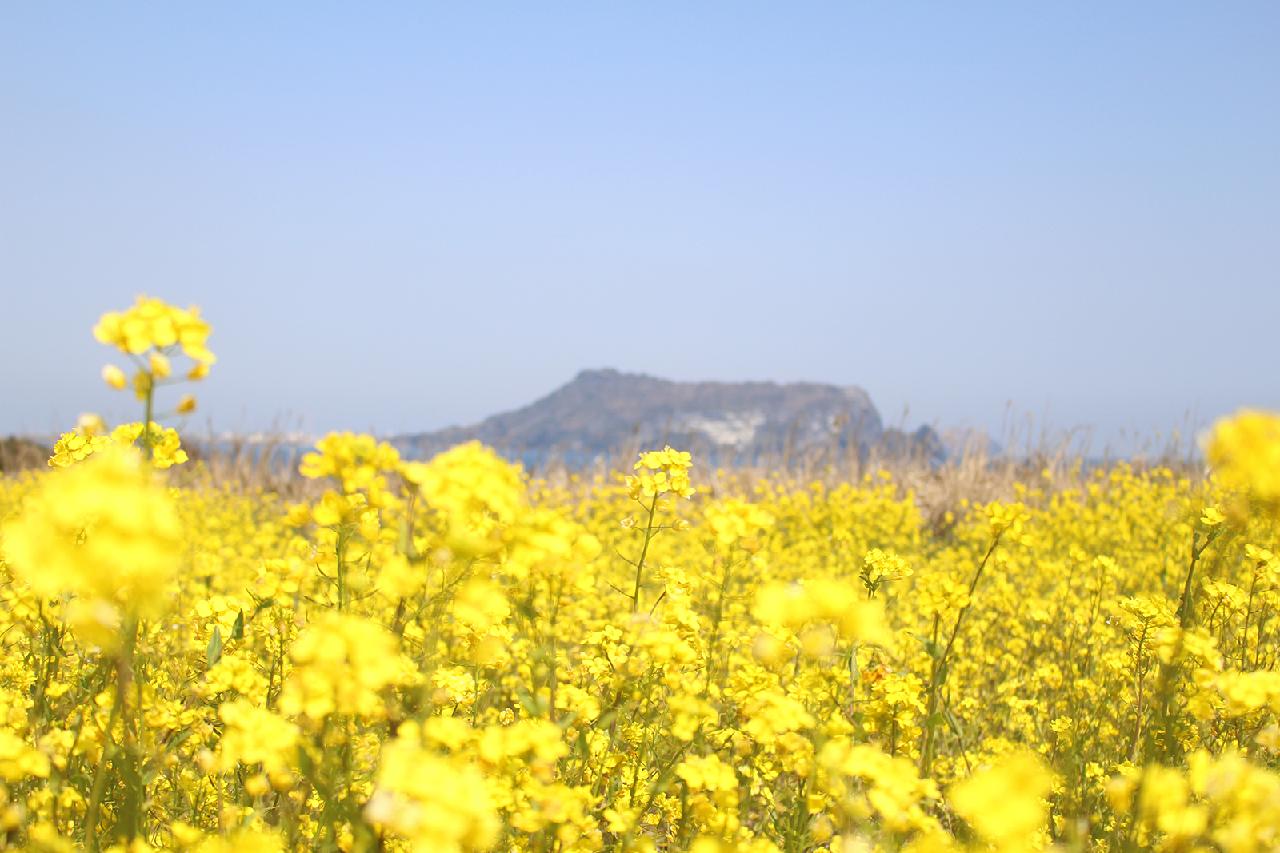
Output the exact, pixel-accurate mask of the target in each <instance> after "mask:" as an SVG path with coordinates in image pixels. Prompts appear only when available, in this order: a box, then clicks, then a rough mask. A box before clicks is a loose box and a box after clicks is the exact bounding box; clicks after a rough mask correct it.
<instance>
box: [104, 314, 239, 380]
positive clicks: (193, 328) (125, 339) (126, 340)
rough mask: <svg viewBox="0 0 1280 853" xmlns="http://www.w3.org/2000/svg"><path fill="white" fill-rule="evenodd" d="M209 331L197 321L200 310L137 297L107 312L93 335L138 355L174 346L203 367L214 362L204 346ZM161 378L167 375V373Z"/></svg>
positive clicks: (206, 324) (199, 318) (106, 342)
mask: <svg viewBox="0 0 1280 853" xmlns="http://www.w3.org/2000/svg"><path fill="white" fill-rule="evenodd" d="M209 332H210V328H209V324H208V323H206V322H205V321H204V320H203V319H201V317H200V309H198V308H195V307H192V308H185V309H183V308H177V307H175V306H173V305H170V304H168V303H167V302H165V301H163V300H161V299H155V298H151V297H147V296H139V297H138V298H137V301H136V302H134V304H133V305H132V306H130V307H129V308H127V309H125V310H124V311H108V312H107V313H105V314H103V315H102V317H101V318H100V319H99V320H98V324H97V325H96V326H94V327H93V336H94V337H95V338H97V339H98V341H100V342H101V343H104V344H107V345H109V346H113V347H115V348H116V349H118V350H120V351H121V352H123V353H128V354H130V355H142V354H143V353H146V352H147V351H148V350H151V349H156V350H163V349H168V348H170V347H177V348H179V349H181V351H182V353H183V354H184V355H186V356H187V357H188V358H190V359H192V360H193V361H195V362H196V363H197V364H201V365H205V366H206V367H207V366H208V365H211V364H213V363H214V362H215V361H216V358H215V357H214V355H213V353H212V352H210V351H209V349H208V346H207V344H208V340H209ZM152 367H153V369H154V367H155V365H154V364H153V365H152ZM164 375H168V374H167V371H166V373H165V374H164Z"/></svg>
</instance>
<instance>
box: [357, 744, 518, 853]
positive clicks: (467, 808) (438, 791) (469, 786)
mask: <svg viewBox="0 0 1280 853" xmlns="http://www.w3.org/2000/svg"><path fill="white" fill-rule="evenodd" d="M364 816H365V818H366V819H367V820H368V821H369V822H370V823H372V824H373V825H375V826H378V827H382V828H383V829H384V830H386V831H387V832H388V833H390V834H392V835H394V836H396V837H398V838H401V839H404V840H405V841H406V842H407V843H408V845H409V849H410V850H413V851H420V852H421V853H465V851H479V850H488V849H490V848H491V846H492V845H493V844H494V842H495V841H497V838H498V832H499V829H500V825H499V823H498V817H497V813H496V810H495V808H494V804H493V798H492V795H491V794H490V791H489V786H488V784H487V782H486V780H485V777H484V775H483V774H481V772H480V771H479V770H478V769H477V768H476V767H474V766H471V765H469V764H467V763H466V762H465V761H460V760H457V759H453V758H449V757H446V756H442V755H440V754H438V753H435V752H433V751H431V750H428V749H426V748H424V747H423V746H422V743H421V738H420V735H419V729H418V727H417V725H415V724H413V723H408V724H405V725H404V726H401V728H400V732H399V734H398V735H397V736H396V737H395V738H394V739H392V740H390V741H388V742H387V743H386V745H385V746H384V747H383V749H382V757H381V759H380V760H379V763H378V773H377V777H376V780H375V783H374V790H373V795H372V796H371V797H370V798H369V802H368V804H367V805H366V806H365V808H364Z"/></svg>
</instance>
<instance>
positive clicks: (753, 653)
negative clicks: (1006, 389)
mask: <svg viewBox="0 0 1280 853" xmlns="http://www.w3.org/2000/svg"><path fill="white" fill-rule="evenodd" d="M146 304H147V305H150V306H151V307H148V308H147V309H146V311H142V310H141V309H136V312H135V313H136V316H135V314H129V313H128V312H126V314H125V315H120V316H117V317H116V318H115V319H113V320H111V321H109V322H107V323H105V330H104V331H103V336H105V337H106V338H107V339H108V340H109V341H111V342H113V344H115V345H118V346H121V347H122V348H123V349H125V350H127V351H129V352H130V353H131V355H136V356H139V357H140V361H139V368H140V370H143V371H144V372H145V373H147V375H149V376H151V377H152V378H153V379H155V380H157V381H159V380H160V379H162V378H163V376H166V375H168V374H167V371H166V364H165V363H164V362H161V361H156V360H152V359H151V358H150V356H151V355H155V354H157V351H158V350H164V349H166V348H170V347H178V348H179V349H180V348H181V347H180V346H179V344H178V342H179V341H181V340H182V335H183V334H184V333H183V332H182V331H181V330H180V328H179V327H182V328H187V329H188V331H187V332H186V333H185V334H187V335H188V337H187V341H188V342H189V343H191V345H192V346H193V347H199V346H203V340H204V337H203V336H205V335H207V333H208V329H207V327H206V326H203V323H202V321H199V320H198V317H196V316H195V315H191V316H186V315H182V314H173V313H169V312H168V311H167V310H161V309H159V308H158V307H156V305H155V304H153V303H152V302H148V303H146ZM131 311H135V309H131ZM126 316H127V317H129V318H132V319H126ZM165 317H167V318H168V319H167V320H166V319H157V318H165ZM175 318H176V319H175ZM144 321H145V322H144ZM139 323H141V325H139ZM166 323H168V324H171V325H172V326H173V329H172V338H171V336H170V331H171V330H170V328H169V326H168V325H166ZM183 323H188V324H194V325H189V326H183V325H182V324H183ZM193 329H194V331H193ZM166 342H167V343H166ZM134 350H141V352H134ZM175 351H176V350H175ZM194 352H195V353H196V354H197V355H198V354H200V352H201V351H200V350H199V349H196V350H195V351H194ZM159 354H160V355H166V354H165V353H164V352H159ZM169 354H170V355H171V354H173V352H172V351H171V352H170V353H169ZM188 354H189V355H191V353H188ZM166 357H167V356H166ZM154 387H155V386H154V385H152V386H151V387H150V389H149V393H150V391H152V390H154ZM144 402H146V403H147V405H148V407H149V406H150V403H152V402H154V401H153V400H152V399H151V397H150V396H149V397H148V398H147V400H146V401H144ZM1241 417H1242V420H1237V421H1232V422H1228V424H1227V425H1224V426H1223V427H1220V428H1219V430H1218V431H1217V432H1216V433H1215V436H1216V437H1215V439H1214V440H1213V441H1212V442H1211V443H1210V445H1209V453H1208V455H1209V459H1210V463H1211V465H1212V467H1213V475H1212V476H1211V477H1209V478H1203V479H1201V478H1197V477H1195V476H1191V475H1183V474H1180V473H1177V472H1175V471H1172V470H1169V469H1167V468H1158V467H1154V468H1148V469H1141V470H1140V469H1136V468H1134V467H1132V466H1129V465H1125V464H1116V465H1112V466H1109V467H1105V468H1097V469H1094V470H1089V471H1084V470H1082V469H1077V470H1076V472H1075V473H1074V474H1072V475H1071V476H1062V477H1054V478H1044V477H1036V478H1035V481H1034V482H1032V483H1026V484H1019V483H1011V484H1009V485H1008V487H1007V489H1006V490H1005V493H1004V494H1002V495H1001V499H1000V500H999V501H996V502H987V501H977V500H972V501H970V500H960V501H958V502H956V503H954V504H949V505H948V506H947V507H946V510H945V512H934V511H933V510H937V509H938V507H925V506H923V505H922V499H921V498H919V497H918V495H917V494H916V493H915V492H913V491H912V490H911V489H909V488H907V487H906V486H905V485H904V484H902V483H900V482H898V481H896V480H895V479H894V478H893V477H890V476H888V475H887V474H879V473H873V474H871V475H870V476H866V477H858V478H855V479H849V478H841V477H840V476H839V473H838V472H835V471H832V472H827V473H825V474H824V475H823V476H822V477H820V478H818V479H817V480H813V481H810V480H807V479H798V478H797V477H795V476H794V475H792V474H790V473H787V472H773V473H770V472H751V473H750V474H749V475H748V474H742V475H741V476H740V475H739V474H738V473H734V472H719V473H714V474H713V473H712V472H702V471H701V470H699V471H698V473H697V481H698V482H699V483H707V484H708V487H707V488H705V489H696V490H695V488H694V486H693V482H694V479H695V478H694V472H695V468H694V464H693V460H692V459H691V458H690V457H689V455H688V454H686V453H682V452H679V451H675V450H672V449H671V448H665V449H663V450H661V451H653V452H649V453H644V454H642V455H641V456H640V459H639V462H638V463H637V465H636V467H635V468H634V469H633V473H632V475H631V476H630V477H626V478H624V477H621V476H619V477H617V478H614V479H610V478H607V477H604V476H599V477H596V478H591V477H586V476H568V477H563V478H560V479H556V480H554V481H551V480H539V479H534V478H531V477H530V476H529V475H528V474H527V473H526V472H525V471H523V470H522V469H521V468H520V467H519V466H516V465H513V464H511V463H509V462H507V461H506V460H504V459H502V458H501V457H500V456H499V455H498V454H496V453H494V452H493V451H491V450H489V449H487V448H485V447H483V446H481V445H479V444H467V445H463V446H460V447H457V448H454V449H452V450H449V451H447V452H445V453H442V454H440V455H438V456H436V457H435V458H433V459H430V460H425V461H407V460H404V459H402V458H401V457H400V455H399V454H398V453H397V452H396V451H395V450H394V448H392V447H391V446H390V445H388V444H386V443H383V442H380V441H378V440H377V439H375V438H373V437H370V436H364V435H355V434H335V435H331V436H327V437H325V438H324V439H322V440H321V441H320V442H319V444H318V446H317V448H316V450H315V452H314V453H312V454H309V455H308V456H307V457H306V458H305V459H304V460H303V462H302V474H303V475H304V476H305V477H307V478H311V479H313V480H319V481H323V482H321V483H311V482H305V483H295V484H291V486H292V487H297V488H296V489H295V488H291V494H293V495H294V498H293V501H294V502H292V503H290V502H288V501H286V500H285V499H284V497H283V496H282V495H279V494H274V493H269V492H265V491H262V490H261V489H258V488H255V487H254V486H253V485H252V484H249V483H238V484H235V486H234V488H228V487H227V486H226V485H225V484H221V483H219V482H217V481H215V479H214V478H213V477H212V476H211V475H210V474H209V472H207V471H206V470H205V469H204V468H202V467H201V465H200V464H199V463H198V462H196V463H193V464H188V465H187V466H185V469H183V470H181V471H180V472H179V471H174V470H166V469H167V468H168V465H169V464H170V463H172V462H176V461H177V460H178V457H179V456H180V454H181V442H180V440H179V438H178V436H177V433H176V432H174V431H172V430H171V429H170V428H168V427H166V426H164V425H163V424H162V423H161V421H163V419H164V418H163V416H156V417H147V415H146V412H145V411H144V413H143V419H142V420H141V421H140V423H147V424H149V425H150V428H149V429H147V430H143V429H142V428H141V426H140V424H133V425H127V426H126V427H122V428H119V429H118V430H116V431H115V432H112V433H108V431H107V430H106V428H105V427H104V426H103V425H101V424H100V423H95V422H93V421H92V420H85V421H84V422H82V424H81V425H80V426H79V427H78V428H77V429H76V430H75V431H74V432H72V433H69V434H68V435H66V436H64V437H63V438H62V439H61V440H60V441H59V442H58V446H57V448H56V449H55V452H54V459H53V460H51V463H52V464H51V468H50V470H47V471H43V472H40V473H39V474H36V475H24V476H13V477H8V478H6V479H3V480H0V602H2V603H3V606H2V607H0V844H3V845H8V846H12V847H14V848H18V849H30V850H40V851H63V850H66V851H70V850H76V849H90V850H121V851H148V850H161V849H163V850H170V849H173V850H204V851H231V850H248V851H283V850H289V851H295V850H297V851H301V850H329V851H334V850H341V851H373V850H389V851H456V853H462V851H467V853H471V851H490V850H492V851H504V852H505V851H517V852H518V853H533V851H559V853H578V851H606V850H608V851H626V853H650V851H652V852H653V853H657V851H682V850H694V851H698V853H722V852H723V851H744V852H745V853H791V851H805V853H850V851H910V853H941V851H952V853H958V851H974V853H976V851H990V850H997V851H1035V850H1045V851H1048V850H1063V851H1066V850H1099V851H1115V852H1116V853H1118V851H1132V850H1144V849H1153V850H1161V851H1170V853H1173V851H1192V850H1218V851H1227V853H1256V851H1264V850H1275V849H1277V848H1278V847H1280V829H1278V827H1280V805H1278V804H1280V680H1278V679H1277V672H1280V651H1277V649H1278V648H1280V558H1277V556H1276V554H1277V552H1278V549H1277V546H1278V544H1280V516H1277V514H1276V513H1275V511H1274V498H1275V496H1276V495H1277V492H1276V491H1275V489H1274V488H1273V480H1274V478H1275V477H1276V476H1277V464H1276V461H1275V460H1276V458H1277V456H1276V454H1277V453H1280V439H1277V437H1276V435H1275V434H1274V432H1273V431H1271V428H1270V427H1269V426H1268V423H1270V421H1268V420H1267V418H1269V417H1270V416H1258V417H1255V416H1252V415H1249V416H1241ZM935 475H936V473H935V474H931V476H935ZM937 476H941V475H937ZM299 495H301V496H302V497H298V496H299ZM926 509H929V510H931V511H930V512H928V513H926V511H925V510H926ZM929 518H933V519H943V521H942V522H941V523H931V522H930V521H928V519H929Z"/></svg>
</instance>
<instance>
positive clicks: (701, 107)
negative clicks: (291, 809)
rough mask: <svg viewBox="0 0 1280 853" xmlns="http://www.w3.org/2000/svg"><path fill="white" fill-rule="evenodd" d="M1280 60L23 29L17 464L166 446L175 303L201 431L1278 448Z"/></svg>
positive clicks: (1115, 13)
mask: <svg viewBox="0 0 1280 853" xmlns="http://www.w3.org/2000/svg"><path fill="white" fill-rule="evenodd" d="M1277 36H1280V7H1277V6H1275V5H1274V4H1266V3H1255V4H1248V3H1242V4H1232V5H1231V6H1229V7H1208V6H1203V5H1199V4H1191V3H1159V4H1155V3H1152V4H1126V5H1125V6H1123V7H1115V6H1111V5H1104V4H1086V5H1075V6H1071V7H1052V8H1051V7H1043V6H1038V7H1027V6H1021V5H1016V4H1007V5H1006V4H983V5H981V6H967V7H964V8H959V7H946V6H914V7H901V6H875V7H871V6H867V7H849V6H845V5H842V4H815V5H807V6H804V7H791V6H788V7H771V6H759V7H750V8H748V7H743V6H740V5H730V4H706V5H699V6H697V7H684V6H666V5H660V6H656V7H653V6H649V7H645V8H644V9H640V8H638V7H592V6H568V5H559V4H556V5H548V6H539V7H537V8H536V9H535V8H533V7H528V6H521V5H492V6H486V7H484V8H482V9H476V8H455V7H440V8H426V7H421V6H418V5H416V4H395V3H392V4H385V5H379V6H377V7H371V8H360V9H355V8H344V7H338V6H313V5H305V6H304V5H293V4H288V3H282V4H278V5H273V6H271V7H260V6H255V5H250V4H238V3H230V4H219V5H218V6H216V7H188V6H182V7H144V6H138V5H127V4H126V5H119V6H111V7H83V8H76V9H70V8H61V7H51V6H40V5H11V6H8V7H6V8H4V9H3V10H0V110H2V111H3V114H4V115H5V116H6V122H5V132H4V133H3V134H0V182H2V185H3V188H4V202H3V203H0V281H2V282H3V285H4V301H3V303H0V304H3V306H4V308H5V314H6V315H7V319H8V321H9V322H8V323H6V324H4V326H3V334H2V335H0V397H2V399H4V401H5V405H4V406H2V407H0V434H6V433H38V434H49V433H54V432H57V431H60V430H63V429H66V428H68V427H69V426H70V425H71V424H72V423H73V422H74V420H75V418H76V416H77V415H78V414H79V413H80V412H82V411H97V412H99V413H101V414H103V415H104V416H106V417H108V418H109V419H113V420H119V419H125V418H128V419H135V418H136V417H137V411H136V407H135V404H134V401H133V399H132V397H131V396H129V395H124V394H119V393H113V392H111V391H109V390H107V389H106V388H104V387H103V386H102V383H101V381H100V379H99V377H98V371H99V369H100V367H101V365H102V364H104V363H106V362H108V361H111V360H113V356H112V353H111V352H110V351H109V350H107V349H106V348H105V347H102V346H101V345H99V344H97V343H96V342H95V341H94V340H93V339H92V336H91V334H90V329H91V327H92V326H93V323H94V322H95V320H96V318H97V317H98V315H99V314H101V313H102V312H103V311H106V310H110V309H115V308H122V307H124V306H126V305H127V304H129V303H130V302H132V300H133V299H134V297H135V296H136V295H137V294H139V293H148V294H152V295H156V296H160V297H163V298H165V299H167V300H169V301H171V302H175V303H179V304H189V303H195V304H199V305H201V306H202V308H203V310H204V313H205V315H206V316H207V318H208V319H209V320H210V322H211V323H212V325H213V328H214V333H213V336H212V337H211V339H210V347H211V348H212V349H213V350H214V352H215V353H217V355H218V357H219V362H218V364H217V365H215V367H214V369H213V372H212V374H211V376H210V378H209V380H207V382H205V383H203V384H202V385H201V386H200V387H198V388H196V389H195V390H196V392H197V393H198V394H199V396H200V401H201V412H200V413H199V414H197V415H196V416H194V417H193V418H192V419H191V420H190V421H189V423H190V424H191V426H192V427H193V428H195V429H198V430H203V429H204V428H205V425H206V423H207V420H206V419H212V424H213V428H214V429H216V430H219V431H223V430H234V431H257V430H264V429H268V428H271V427H273V426H276V427H279V428H284V429H294V428H297V429H301V430H304V431H307V432H310V433H319V432H323V431H326V430H329V429H356V430H372V431H376V432H379V433H382V434H392V433H401V432H414V431H424V430H431V429H436V428H439V427H443V426H447V425H451V424H468V423H472V422H475V421H479V420H481V419H483V418H484V417H487V416H488V415H491V414H494V413H497V412H500V411H506V410H511V409H515V408H518V407H520V406H522V405H525V404H526V403H528V402H531V401H533V400H534V399H536V398H538V397H540V396H542V395H544V394H546V393H548V392H550V391H551V390H553V389H554V388H556V387H558V386H559V385H561V384H563V383H564V382H567V381H569V380H570V379H571V378H572V377H573V376H574V375H575V374H576V373H577V372H578V371H580V370H582V369H584V368H596V367H614V368H617V369H620V370H625V371H630V372H643V373H650V374H653V375H656V376H661V377H664V378H670V379H677V380H696V379H714V380H722V381H748V380H774V381H799V380H806V381H813V382H823V383H831V384H837V385H858V386H860V387H862V388H865V389H866V390H867V391H868V393H869V394H870V395H871V398H872V400H873V401H874V403H875V404H876V406H877V407H878V408H879V410H880V412H881V415H882V416H883V418H884V420H885V421H886V423H889V424H895V425H896V424H899V423H904V424H905V425H906V426H908V427H914V426H916V425H919V424H931V425H934V426H937V427H942V428H946V427H953V426H954V427H969V428H980V429H984V430H986V431H987V432H989V433H991V434H992V435H994V436H995V437H997V438H999V437H1000V435H1001V433H1002V431H1003V428H1002V424H1004V423H1006V422H1007V420H1008V419H1009V418H1010V417H1011V415H1010V411H1012V412H1013V413H1014V414H1013V415H1012V417H1013V419H1014V420H1015V421H1018V422H1022V421H1023V420H1024V419H1025V416H1026V415H1028V414H1029V415H1031V416H1032V417H1033V418H1034V420H1035V421H1036V423H1037V424H1038V425H1039V426H1044V427H1046V428H1048V429H1051V430H1053V431H1056V432H1061V431H1063V430H1066V429H1070V428H1074V427H1088V428H1091V429H1093V431H1094V435H1095V440H1094V442H1093V444H1094V446H1095V447H1107V446H1111V447H1120V446H1126V442H1127V443H1129V444H1132V442H1133V441H1134V440H1136V439H1133V437H1134V436H1147V437H1156V436H1159V435H1167V434H1168V433H1170V432H1171V431H1173V430H1186V429H1188V428H1190V429H1191V430H1192V431H1194V429H1195V428H1197V427H1200V426H1203V425H1204V424H1206V423H1208V422H1209V421H1211V420H1212V419H1214V418H1216V417H1218V416H1220V415H1223V414H1226V413H1229V412H1231V411H1234V410H1235V409H1237V408H1240V407H1245V406H1251V407H1262V408H1271V409H1280V381H1277V379H1276V366H1277V363H1278V362H1280V359H1277V357H1276V355H1275V347H1274V344H1273V343H1272V341H1273V340H1274V337H1275V333H1274V329H1275V325H1276V322H1277V317H1280V280H1278V278H1280V273H1278V271H1280V240H1278V239H1276V233H1277V225H1280V111H1277V110H1276V109H1275V105H1274V100H1275V93H1276V92H1277V91H1280V53H1277V52H1276V51H1275V49H1274V45H1275V43H1276V38H1277ZM18 318H21V321H22V322H21V323H19V322H17V319H18ZM904 411H905V412H906V415H905V417H904V416H903V412H904ZM1126 436H1129V438H1126Z"/></svg>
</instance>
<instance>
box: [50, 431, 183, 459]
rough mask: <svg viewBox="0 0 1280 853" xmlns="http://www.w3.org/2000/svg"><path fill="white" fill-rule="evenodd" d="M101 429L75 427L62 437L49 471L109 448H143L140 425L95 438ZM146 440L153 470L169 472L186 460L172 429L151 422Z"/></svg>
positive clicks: (98, 435) (54, 448) (175, 432)
mask: <svg viewBox="0 0 1280 853" xmlns="http://www.w3.org/2000/svg"><path fill="white" fill-rule="evenodd" d="M100 423H101V422H100V421H99V424H100ZM100 429H101V427H100V426H95V425H89V428H88V429H85V428H83V427H77V428H76V429H75V430H74V431H72V432H67V433H63V434H62V436H61V437H60V438H59V439H58V441H57V442H56V443H55V444H54V446H53V455H52V456H51V457H50V458H49V465H50V467H53V468H66V467H67V466H69V465H74V464H75V463H77V462H83V461H84V460H85V459H88V458H89V457H90V456H92V455H93V454H94V453H97V452H99V451H100V450H102V449H103V448H104V447H108V446H117V447H127V446H138V447H142V446H143V445H144V441H143V430H142V424H141V423H132V424H121V425H120V426H118V427H116V428H115V429H113V430H112V431H111V433H110V434H108V435H100V434H98V431H99V430H100ZM149 438H150V440H151V448H150V456H149V458H150V462H151V464H152V465H153V466H155V467H156V468H160V469H165V468H171V467H173V466H174V465H181V464H183V463H184V462H186V461H187V460H188V458H189V457H188V456H187V451H185V450H184V449H183V448H182V438H181V436H179V435H178V431H177V430H175V429H173V428H172V427H165V426H161V425H160V424H158V423H156V422H155V421H152V422H151V431H150V435H149ZM143 449H144V450H145V448H143Z"/></svg>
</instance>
